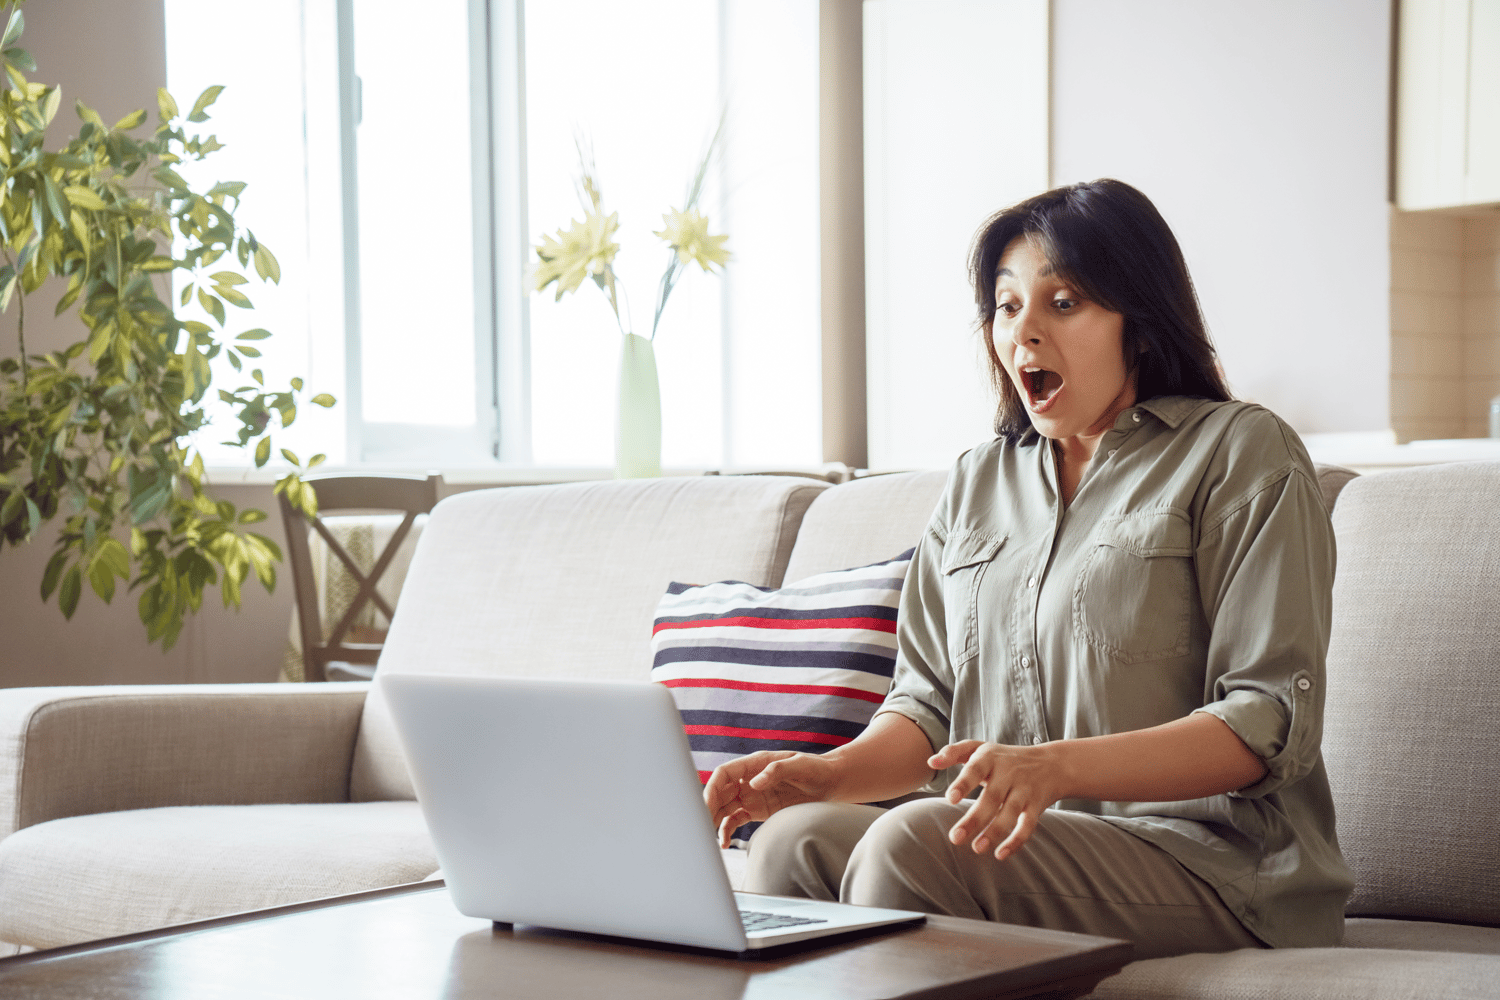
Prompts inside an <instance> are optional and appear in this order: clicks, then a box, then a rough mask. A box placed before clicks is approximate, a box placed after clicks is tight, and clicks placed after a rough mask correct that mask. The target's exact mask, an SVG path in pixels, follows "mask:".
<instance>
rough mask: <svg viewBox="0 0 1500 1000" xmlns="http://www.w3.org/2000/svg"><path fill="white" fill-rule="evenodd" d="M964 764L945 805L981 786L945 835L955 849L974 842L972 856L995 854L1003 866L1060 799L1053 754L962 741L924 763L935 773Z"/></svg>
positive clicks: (1044, 748) (1039, 748)
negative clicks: (1045, 813) (972, 801)
mask: <svg viewBox="0 0 1500 1000" xmlns="http://www.w3.org/2000/svg"><path fill="white" fill-rule="evenodd" d="M957 764H963V765H964V767H963V770H962V771H960V772H959V775H958V777H957V778H956V779H955V780H954V782H953V784H952V785H950V786H949V788H948V796H947V797H948V801H949V802H951V803H952V804H954V805H958V804H959V803H960V802H962V801H963V799H964V796H966V795H968V794H969V793H970V792H971V791H973V790H974V789H975V788H978V787H980V786H983V787H984V791H982V792H980V793H979V798H977V799H975V800H974V804H973V805H972V806H970V807H969V811H968V812H966V813H964V815H963V818H962V819H960V820H959V821H958V822H957V823H955V824H953V828H952V829H951V830H949V831H948V839H949V840H951V841H952V842H953V843H955V844H963V843H965V842H967V841H969V840H972V841H973V846H974V853H975V854H982V853H984V852H985V851H989V850H993V851H994V852H995V858H996V859H997V860H1000V861H1003V860H1005V859H1006V858H1008V857H1010V856H1011V855H1012V854H1015V853H1016V852H1017V851H1019V850H1020V849H1021V848H1022V847H1023V846H1024V845H1025V843H1026V841H1027V840H1029V839H1030V838H1031V833H1032V831H1033V830H1035V829H1036V824H1037V820H1038V818H1040V816H1041V814H1042V810H1044V809H1046V808H1047V807H1048V806H1050V805H1052V804H1053V803H1055V802H1056V801H1057V800H1058V799H1060V798H1062V797H1063V791H1062V774H1061V768H1060V766H1059V764H1058V760H1057V755H1056V754H1055V753H1053V752H1052V750H1051V749H1049V747H1048V745H1047V744H1043V745H1041V746H1035V747H1018V746H1006V745H1004V744H1001V743H982V742H980V741H979V740H963V741H962V742H959V743H950V744H948V745H947V746H945V747H943V749H941V750H939V751H938V752H937V753H935V754H933V755H932V756H931V757H930V758H928V760H927V766H928V767H931V768H933V769H934V770H938V771H941V770H945V769H946V768H950V767H953V766H954V765H957Z"/></svg>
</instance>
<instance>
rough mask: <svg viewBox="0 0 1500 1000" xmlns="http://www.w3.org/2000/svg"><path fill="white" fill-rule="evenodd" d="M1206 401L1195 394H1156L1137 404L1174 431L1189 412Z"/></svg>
mask: <svg viewBox="0 0 1500 1000" xmlns="http://www.w3.org/2000/svg"><path fill="white" fill-rule="evenodd" d="M1206 402H1208V400H1206V399H1202V398H1199V397H1197V396H1156V397H1153V398H1151V399H1148V400H1146V401H1145V402H1144V403H1139V404H1137V405H1139V406H1140V408H1141V409H1143V410H1145V411H1146V412H1147V413H1149V414H1151V415H1152V416H1153V417H1155V418H1156V419H1158V420H1160V421H1161V422H1162V423H1164V424H1166V425H1167V426H1168V427H1170V428H1172V429H1173V430H1174V431H1175V430H1176V429H1177V427H1178V425H1179V424H1181V423H1182V422H1183V421H1184V420H1186V419H1187V416H1188V414H1189V413H1192V412H1193V411H1194V410H1196V409H1197V408H1198V407H1200V406H1202V405H1203V404H1204V403H1206Z"/></svg>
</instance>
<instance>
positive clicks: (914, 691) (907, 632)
mask: <svg viewBox="0 0 1500 1000" xmlns="http://www.w3.org/2000/svg"><path fill="white" fill-rule="evenodd" d="M946 540H947V534H946V532H945V530H944V528H943V526H942V523H941V522H940V521H938V520H936V519H934V521H933V522H932V523H931V524H929V525H928V528H927V531H926V532H924V533H923V536H922V540H921V541H920V542H919V543H918V544H917V549H916V552H915V553H913V555H912V561H911V566H910V567H909V568H908V569H907V571H906V583H905V584H904V585H903V586H902V588H901V610H900V615H899V618H898V621H897V625H896V637H897V646H896V649H897V652H896V669H895V675H894V676H893V678H892V680H891V689H890V692H889V693H888V694H887V695H886V698H885V702H884V703H883V704H882V705H881V706H880V710H879V712H877V713H876V714H877V715H878V714H880V713H883V712H895V713H897V714H900V715H904V716H906V717H907V718H908V719H911V720H912V721H913V722H915V723H916V724H917V725H919V726H921V727H922V732H924V733H925V734H926V735H927V742H928V743H930V744H932V749H933V752H934V753H936V752H937V751H938V750H941V749H942V748H943V747H944V746H947V745H948V743H949V742H951V740H950V738H949V733H950V731H951V728H952V726H951V720H952V717H953V668H952V664H951V663H950V662H949V657H948V628H947V620H946V617H945V613H944V606H943V584H942V571H941V566H942V561H943V547H944V544H945V542H946Z"/></svg>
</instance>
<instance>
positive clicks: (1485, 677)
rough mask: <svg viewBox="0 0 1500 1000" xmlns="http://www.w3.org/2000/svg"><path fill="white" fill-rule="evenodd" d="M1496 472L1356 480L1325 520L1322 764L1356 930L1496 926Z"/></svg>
mask: <svg viewBox="0 0 1500 1000" xmlns="http://www.w3.org/2000/svg"><path fill="white" fill-rule="evenodd" d="M1497 510H1500V463H1475V464H1463V465H1441V466H1429V467H1426V468H1417V469H1403V470H1398V471H1392V472H1384V473H1381V474H1380V475H1377V476H1362V477H1360V478H1358V479H1355V480H1354V481H1353V482H1351V483H1349V485H1348V487H1347V488H1346V489H1345V490H1344V492H1343V494H1342V496H1341V497H1340V498H1339V502H1338V506H1337V507H1335V508H1334V512H1333V524H1334V531H1335V533H1336V535H1337V538H1338V560H1339V562H1338V575H1337V577H1336V582H1335V583H1334V592H1333V635H1332V641H1331V643H1330V648H1329V651H1328V691H1327V699H1326V705H1325V709H1324V720H1325V724H1324V735H1323V756H1324V759H1325V761H1326V763H1327V767H1328V779H1329V783H1330V784H1331V786H1332V789H1333V797H1334V803H1335V806H1336V808H1337V814H1338V831H1339V840H1340V843H1341V845H1342V847H1343V851H1344V856H1345V858H1347V859H1348V861H1349V865H1350V867H1351V868H1353V870H1354V876H1355V881H1356V885H1355V890H1354V896H1353V898H1352V899H1351V900H1350V902H1349V906H1348V911H1347V912H1348V913H1349V914H1351V915H1378V916H1391V917H1409V918H1421V919H1438V920H1452V921H1461V922H1466V923H1481V924H1492V925H1493V924H1500V738H1497V736H1496V726H1497V722H1500V530H1497V527H1496V526H1497V517H1500V514H1497Z"/></svg>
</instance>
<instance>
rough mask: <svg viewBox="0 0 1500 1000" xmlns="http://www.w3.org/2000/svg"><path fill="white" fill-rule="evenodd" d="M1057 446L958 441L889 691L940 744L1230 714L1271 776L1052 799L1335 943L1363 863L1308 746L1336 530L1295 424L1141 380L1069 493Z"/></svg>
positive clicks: (1251, 908) (1270, 937) (1283, 926)
mask: <svg viewBox="0 0 1500 1000" xmlns="http://www.w3.org/2000/svg"><path fill="white" fill-rule="evenodd" d="M1049 444H1050V443H1049V442H1048V441H1046V440H1045V439H1043V438H1041V437H1040V436H1039V435H1037V434H1036V433H1035V432H1034V431H1033V432H1028V433H1027V434H1026V435H1025V436H1023V437H1022V438H1021V439H1020V440H1019V441H1014V442H1012V441H1007V440H1003V439H997V440H994V441H990V442H988V443H986V444H983V445H980V446H979V447H977V448H975V449H973V450H972V451H969V452H967V453H966V454H964V455H963V456H962V457H961V458H960V459H959V460H958V464H957V466H956V467H955V469H954V471H953V474H952V476H951V477H950V478H949V481H948V486H947V489H946V491H945V493H944V496H943V499H942V500H941V501H940V502H939V503H938V506H937V509H936V511H935V512H934V513H933V517H932V521H931V523H930V524H929V526H928V529H927V531H926V533H925V534H924V536H923V538H922V540H921V542H920V544H919V545H918V546H917V551H916V555H915V557H914V558H913V560H912V564H911V569H910V571H909V572H908V575H907V579H906V585H905V587H904V589H903V592H902V595H901V612H900V622H899V625H898V629H897V636H898V644H899V645H898V651H897V658H896V673H895V678H894V681H893V683H892V687H891V692H890V694H889V696H888V697H887V698H886V701H885V704H884V705H883V706H882V708H881V711H883V712H886V711H892V712H898V713H900V714H902V715H904V716H906V717H908V718H910V719H912V720H913V721H914V722H916V723H917V724H918V725H920V726H921V727H922V729H923V730H924V731H925V732H926V734H927V738H928V740H929V742H931V744H932V746H933V748H934V749H937V748H940V747H942V746H944V745H945V744H947V743H950V742H955V741H958V740H965V739H976V740H987V741H993V742H997V743H1005V744H1011V745H1024V744H1034V743H1042V742H1045V741H1047V740H1061V739H1075V738H1079V737H1086V736H1103V735H1106V734H1109V733H1122V732H1128V731H1131V730H1136V729H1144V728H1146V727H1148V726H1156V725H1160V724H1162V723H1165V722H1170V721H1172V720H1174V719H1181V718H1184V717H1185V716H1187V715H1189V714H1190V713H1192V712H1209V713H1211V714H1213V715H1215V716H1217V717H1219V718H1220V719H1222V720H1224V722H1225V723H1227V724H1228V725H1229V727H1230V728H1231V729H1233V730H1234V732H1235V733H1237V734H1238V735H1239V737H1240V738H1241V739H1242V740H1244V742H1245V744H1246V745H1247V746H1249V748H1250V749H1251V750H1253V751H1254V752H1255V753H1256V754H1258V755H1259V756H1260V757H1261V759H1262V760H1264V761H1265V764H1266V768H1267V774H1266V776H1265V777H1264V778H1263V779H1262V780H1260V781H1258V782H1256V783H1255V784H1253V785H1250V786H1248V787H1246V788H1242V789H1240V790H1239V791H1236V792H1230V793H1228V794H1226V795H1215V796H1211V797H1209V798H1203V799H1194V800H1192V801H1185V802H1096V801H1092V800H1064V801H1062V802H1059V803H1058V804H1057V808H1060V809H1074V810H1079V811H1083V812H1089V813H1095V814H1097V815H1099V816H1102V817H1104V818H1105V819H1107V820H1108V821H1110V822H1111V823H1114V824H1115V825H1117V826H1119V827H1121V828H1122V829H1125V830H1127V831H1129V832H1130V833H1132V834H1134V835H1136V836H1138V837H1141V838H1142V839H1144V840H1147V841H1149V842H1150V843H1152V844H1155V845H1157V846H1158V847H1160V848H1162V849H1163V850H1165V851H1167V852H1168V853H1169V854H1171V855H1172V856H1173V857H1174V858H1176V859H1177V860H1178V861H1179V862H1180V863H1181V864H1182V865H1184V866H1185V867H1186V868H1187V869H1188V870H1189V871H1191V872H1193V873H1194V874H1196V875H1197V876H1199V877H1200V878H1202V879H1204V880H1205V881H1206V882H1208V883H1209V884H1210V885H1211V886H1213V887H1214V889H1215V890H1216V891H1217V892H1218V894H1219V896H1220V897H1221V898H1222V899H1223V900H1224V902H1225V904H1226V905H1227V906H1228V907H1229V908H1230V910H1231V911H1232V912H1233V913H1234V914H1235V915H1236V916H1237V917H1238V918H1239V919H1240V920H1241V921H1242V922H1243V923H1244V925H1245V927H1246V928H1248V929H1249V930H1250V931H1251V932H1252V933H1253V934H1255V935H1256V936H1257V937H1259V938H1261V939H1262V940H1264V941H1265V942H1266V943H1268V944H1271V945H1276V946H1287V945H1299V946H1313V945H1333V944H1337V943H1338V942H1339V941H1340V940H1341V938H1342V936H1343V924H1344V918H1343V913H1344V902H1345V900H1346V899H1347V898H1348V895H1349V892H1350V890H1351V888H1352V885H1353V882H1352V880H1351V878H1350V875H1349V870H1348V868H1347V867H1346V866H1345V864H1344V859H1343V856H1342V855H1341V854H1340V853H1339V848H1338V840H1337V837H1336V836H1335V834H1334V817H1333V801H1332V798H1331V796H1330V794H1329V790H1328V778H1327V775H1326V773H1325V771H1324V769H1323V758H1322V753H1321V751H1320V749H1319V742H1320V740H1321V737H1322V730H1323V690H1324V657H1325V655H1326V653H1327V650H1328V631H1329V616H1330V611H1331V604H1332V589H1333V571H1334V540H1333V529H1332V526H1331V525H1330V523H1329V520H1328V514H1327V511H1326V510H1325V508H1324V505H1323V499H1322V495H1321V492H1320V490H1319V489H1318V484H1317V481H1316V479H1315V477H1314V473H1313V469H1312V463H1311V461H1310V460H1309V459H1308V457H1307V452H1306V451H1305V450H1304V449H1303V447H1302V442H1301V441H1300V440H1298V438H1297V436H1296V434H1295V433H1294V432H1293V431H1292V430H1291V429H1290V428H1288V427H1287V426H1286V425H1285V424H1283V423H1282V422H1281V420H1280V419H1278V418H1277V417H1276V416H1275V415H1274V414H1272V413H1271V412H1269V411H1268V410H1265V409H1263V408H1262V407H1259V406H1255V405H1253V404H1249V403H1215V402H1211V401H1208V400H1203V399H1193V398H1188V397H1182V396H1173V397H1162V398H1157V399H1152V400H1148V401H1147V402H1144V403H1141V404H1138V405H1136V406H1134V407H1132V408H1130V409H1128V410H1126V411H1125V412H1124V413H1122V414H1121V415H1120V416H1119V418H1118V419H1117V420H1116V421H1115V425H1114V427H1113V428H1111V429H1110V430H1109V431H1107V432H1106V433H1105V434H1104V436H1103V438H1102V439H1101V440H1100V442H1099V447H1098V451H1097V452H1096V453H1095V455H1094V459H1093V461H1092V462H1091V463H1090V464H1089V466H1088V468H1087V470H1086V471H1085V472H1084V475H1083V478H1082V481H1081V482H1080V483H1079V486H1078V489H1077V491H1076V494H1075V495H1074V497H1073V500H1072V503H1070V504H1069V505H1068V506H1066V507H1064V506H1063V504H1062V503H1060V502H1059V492H1058V470H1057V463H1056V459H1055V457H1054V452H1053V449H1052V448H1051V447H1050V446H1049ZM957 773H958V772H957V769H956V768H955V769H950V770H949V771H947V772H943V773H941V774H939V775H938V776H937V777H936V779H935V781H934V784H933V786H932V787H933V788H934V790H940V789H942V788H944V787H946V786H947V784H948V782H949V781H951V780H952V778H953V777H955V776H956V775H957Z"/></svg>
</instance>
